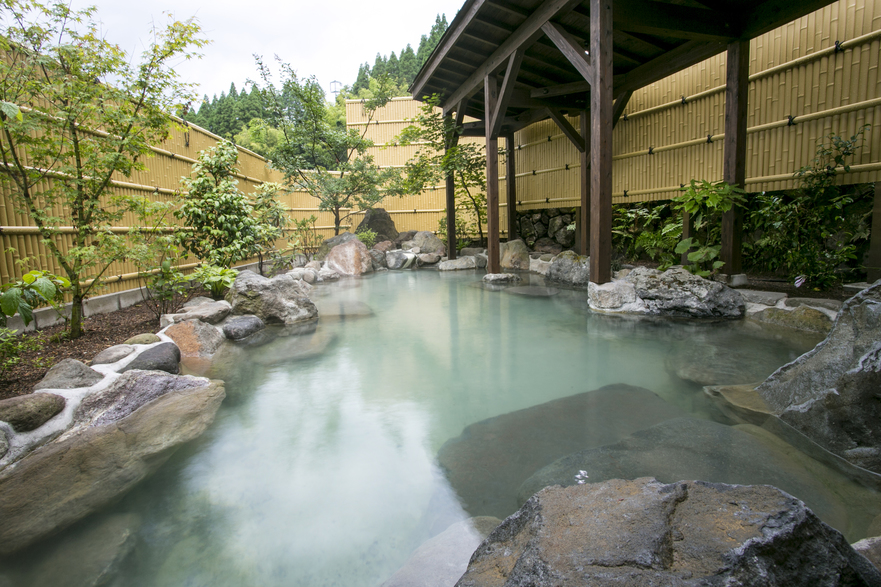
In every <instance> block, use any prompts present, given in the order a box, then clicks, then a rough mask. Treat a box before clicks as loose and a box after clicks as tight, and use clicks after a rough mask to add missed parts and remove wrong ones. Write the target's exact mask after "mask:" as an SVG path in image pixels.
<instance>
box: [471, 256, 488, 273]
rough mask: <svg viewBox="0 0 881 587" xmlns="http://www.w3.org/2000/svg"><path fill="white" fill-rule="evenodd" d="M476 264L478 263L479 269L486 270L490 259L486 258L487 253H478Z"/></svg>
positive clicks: (475, 259) (475, 258)
mask: <svg viewBox="0 0 881 587" xmlns="http://www.w3.org/2000/svg"><path fill="white" fill-rule="evenodd" d="M474 262H475V263H477V268H478V269H486V266H487V265H489V257H487V256H486V253H477V254H476V255H474Z"/></svg>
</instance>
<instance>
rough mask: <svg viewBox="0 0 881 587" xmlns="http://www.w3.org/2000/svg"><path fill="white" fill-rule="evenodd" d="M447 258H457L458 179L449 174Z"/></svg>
mask: <svg viewBox="0 0 881 587" xmlns="http://www.w3.org/2000/svg"><path fill="white" fill-rule="evenodd" d="M446 195H447V258H448V259H450V260H453V259H455V258H456V179H455V178H454V177H453V174H452V173H448V174H447V194H446Z"/></svg>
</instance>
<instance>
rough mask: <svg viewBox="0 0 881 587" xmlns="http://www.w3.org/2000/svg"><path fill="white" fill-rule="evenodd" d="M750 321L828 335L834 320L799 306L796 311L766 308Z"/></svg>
mask: <svg viewBox="0 0 881 587" xmlns="http://www.w3.org/2000/svg"><path fill="white" fill-rule="evenodd" d="M749 319H750V320H753V321H755V322H763V323H765V324H774V325H775V326H785V327H786V328H792V329H795V330H806V331H808V332H819V333H821V334H827V333H828V332H829V331H830V330H832V320H831V319H830V318H829V316H827V315H826V314H824V313H823V312H821V311H820V310H817V309H815V308H811V307H809V306H805V305H801V306H797V307H796V308H795V309H794V310H784V309H782V308H765V309H764V310H762V311H761V312H756V313H754V314H752V315H750V317H749Z"/></svg>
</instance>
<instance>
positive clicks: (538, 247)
mask: <svg viewBox="0 0 881 587" xmlns="http://www.w3.org/2000/svg"><path fill="white" fill-rule="evenodd" d="M532 250H533V251H536V252H538V253H550V254H551V255H559V254H560V253H562V252H563V247H562V246H561V245H560V244H559V243H557V242H555V241H554V240H553V239H550V238H547V237H542V238H540V239H538V240H537V241H535V244H534V245H533V246H532Z"/></svg>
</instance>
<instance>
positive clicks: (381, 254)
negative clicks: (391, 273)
mask: <svg viewBox="0 0 881 587" xmlns="http://www.w3.org/2000/svg"><path fill="white" fill-rule="evenodd" d="M385 242H387V243H391V241H385ZM368 252H369V253H370V258H371V259H372V260H373V270H374V271H382V270H383V269H388V263H387V262H386V260H385V253H386V251H383V250H380V249H377V248H376V247H374V248H372V249H370V251H368Z"/></svg>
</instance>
